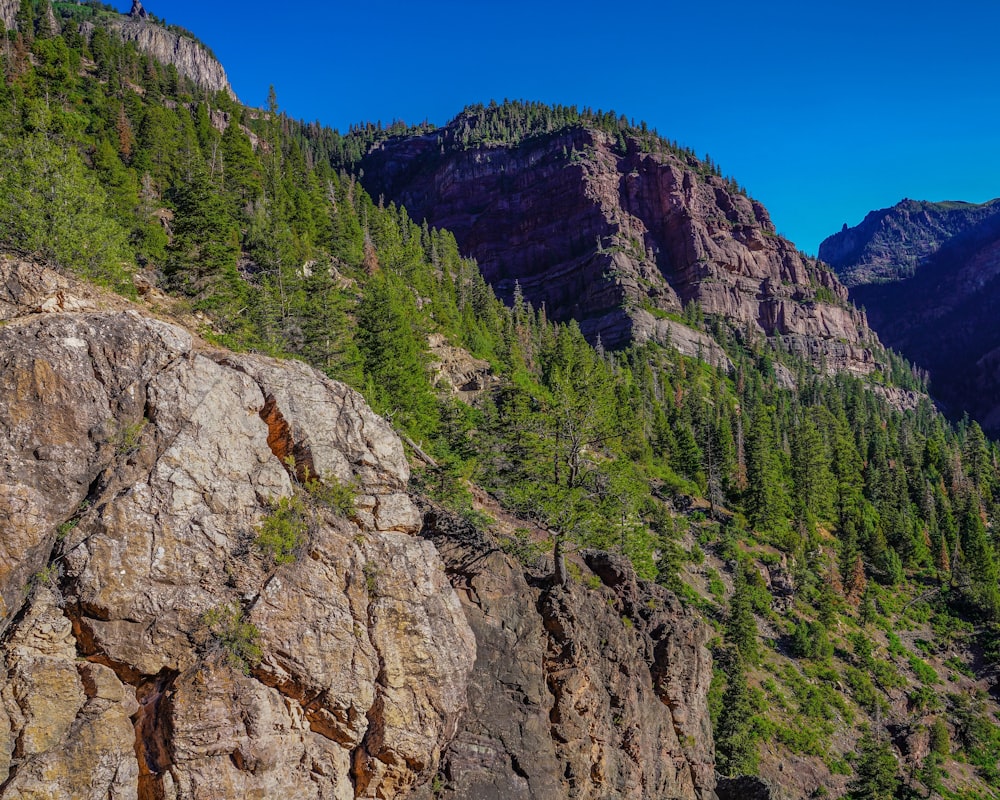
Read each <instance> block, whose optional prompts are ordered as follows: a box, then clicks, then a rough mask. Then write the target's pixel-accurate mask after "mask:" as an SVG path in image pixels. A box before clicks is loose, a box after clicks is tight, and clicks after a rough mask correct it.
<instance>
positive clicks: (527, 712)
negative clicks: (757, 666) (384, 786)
mask: <svg viewBox="0 0 1000 800" xmlns="http://www.w3.org/2000/svg"><path fill="white" fill-rule="evenodd" d="M425 519H426V524H425V529H424V535H425V536H428V537H429V538H430V539H431V540H432V541H433V542H434V543H435V544H436V545H437V547H438V549H439V550H440V552H441V554H442V556H443V557H444V559H445V562H446V564H447V571H448V573H449V576H450V578H451V581H452V584H453V585H454V586H455V589H456V591H457V592H458V596H459V599H460V601H461V603H462V608H463V610H464V611H465V614H466V618H467V619H468V620H469V624H470V625H471V626H472V629H473V631H474V632H475V636H476V642H477V648H478V658H477V660H476V666H475V668H474V670H473V673H472V676H471V678H470V687H469V706H470V707H469V712H468V714H467V715H466V716H465V717H464V718H463V721H462V722H461V724H460V726H459V729H458V733H457V735H456V737H455V739H454V740H453V741H452V742H451V744H449V745H448V747H447V748H446V750H445V752H444V754H443V756H442V761H441V773H440V776H439V778H438V780H437V781H436V782H435V786H436V788H437V791H436V793H434V792H431V791H430V790H429V789H425V790H423V792H422V793H420V794H418V795H417V798H419V800H431V798H451V799H452V800H466V799H467V798H476V799H477V800H562V799H565V800H570V799H573V800H575V799H576V798H620V797H629V798H635V799H636V800H660V799H661V798H685V799H689V800H694V799H695V798H700V799H701V800H708V799H709V798H712V799H713V800H714V798H715V793H714V786H715V774H714V760H715V759H714V747H713V744H712V735H711V729H710V724H709V721H708V709H707V695H708V686H709V683H710V681H711V678H712V666H711V658H710V656H709V654H708V651H707V649H706V648H705V645H706V643H707V641H708V638H709V633H710V632H709V629H708V627H707V626H706V625H705V624H704V623H703V622H702V621H701V620H700V619H699V618H698V617H697V616H696V615H695V614H694V612H693V611H691V610H690V609H688V610H685V609H683V608H682V607H681V605H680V604H679V603H678V601H677V599H676V598H675V597H674V596H673V595H671V594H670V593H669V592H667V591H666V590H664V589H663V588H662V587H660V586H657V585H655V584H651V583H648V582H646V581H640V580H638V579H637V578H636V577H635V574H634V573H633V572H632V570H631V567H629V566H627V564H626V562H625V561H624V560H623V559H621V558H620V557H617V556H613V555H610V554H608V553H600V552H596V551H585V552H584V553H583V554H582V561H583V563H582V564H581V565H580V568H581V570H585V571H586V574H588V575H590V576H592V577H591V580H590V581H587V582H586V583H585V582H584V581H582V580H580V581H573V582H571V583H570V585H569V586H567V587H561V586H558V585H554V584H553V582H552V581H551V580H548V579H546V577H545V574H546V571H545V570H542V571H541V572H537V571H536V570H534V569H528V570H525V569H524V568H522V567H521V565H520V564H518V563H517V562H514V561H512V560H511V559H510V558H509V557H508V556H506V555H505V554H504V553H503V552H502V551H501V550H499V549H498V548H497V546H496V544H495V543H494V542H493V541H492V540H490V539H489V538H487V537H485V536H484V535H482V534H480V533H478V532H477V531H475V529H473V528H471V527H470V526H469V525H467V524H464V523H462V522H461V521H459V520H456V519H454V518H452V517H450V516H448V515H447V514H443V513H441V512H439V511H436V510H434V509H429V510H428V512H427V515H426V518H425Z"/></svg>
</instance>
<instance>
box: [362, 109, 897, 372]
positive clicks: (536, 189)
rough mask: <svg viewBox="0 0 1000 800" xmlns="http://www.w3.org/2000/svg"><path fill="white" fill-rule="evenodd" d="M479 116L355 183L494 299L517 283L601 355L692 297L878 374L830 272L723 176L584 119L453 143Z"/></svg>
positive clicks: (408, 144) (404, 141)
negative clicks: (441, 248)
mask: <svg viewBox="0 0 1000 800" xmlns="http://www.w3.org/2000/svg"><path fill="white" fill-rule="evenodd" d="M488 113H490V112H489V110H485V111H475V110H472V111H466V112H464V113H463V114H462V115H460V116H459V117H458V118H456V120H454V121H453V122H451V123H449V125H447V126H446V127H444V128H441V129H439V130H435V131H432V132H430V133H426V134H423V135H419V136H410V137H399V138H390V139H388V140H387V141H384V142H382V143H380V144H379V145H378V146H376V147H375V148H374V149H373V150H372V152H371V153H369V154H368V155H367V156H366V157H365V158H364V159H363V160H362V162H361V164H360V167H361V173H360V174H362V182H363V183H364V184H365V187H366V188H367V189H368V190H369V192H371V193H372V195H373V196H379V195H382V196H384V197H385V199H386V200H393V201H395V202H397V203H399V204H401V205H404V206H405V207H406V208H407V210H408V211H409V213H410V214H411V216H413V217H414V218H415V219H421V218H426V219H427V220H428V221H429V222H430V223H431V224H433V225H436V226H439V227H442V228H447V229H449V230H451V231H452V232H453V233H454V234H455V236H456V238H457V240H458V242H459V245H460V246H461V247H462V248H463V250H464V251H465V252H467V253H468V254H469V255H471V256H474V257H475V258H476V259H477V260H478V262H479V265H480V268H481V269H482V271H483V274H484V276H485V277H486V279H487V280H488V281H489V282H490V283H491V284H492V285H493V286H494V288H495V289H496V290H497V292H498V294H500V295H501V296H503V297H506V298H507V299H510V298H511V297H512V296H513V293H514V287H515V283H518V284H520V287H521V290H522V291H523V294H524V296H525V297H526V298H527V299H528V300H530V301H531V302H533V303H534V304H535V305H541V304H544V305H545V309H546V312H547V313H548V315H549V316H550V317H552V318H555V319H559V320H568V319H576V320H577V321H578V322H579V323H580V327H581V329H582V330H583V332H584V333H585V334H586V335H587V336H588V338H590V339H591V341H594V340H596V338H597V336H600V337H601V340H602V341H603V343H604V344H605V345H606V346H609V347H619V346H623V345H626V344H628V343H630V342H633V341H644V340H647V339H651V338H652V339H657V338H663V337H664V336H665V332H664V327H665V325H664V324H661V323H665V322H668V321H669V320H668V319H666V317H667V315H670V314H677V313H679V312H681V310H682V306H683V305H684V304H687V303H691V302H697V303H698V304H700V306H701V308H702V310H703V311H704V312H706V313H708V314H718V315H721V316H724V317H725V318H726V319H728V320H729V321H730V322H731V323H732V324H733V325H734V326H735V327H736V328H737V329H745V330H746V331H747V332H749V333H754V332H756V333H758V334H759V333H761V332H763V333H764V334H766V335H768V336H774V337H781V338H782V339H784V340H785V346H786V347H790V348H791V349H793V350H795V351H797V352H799V353H802V354H803V355H807V356H809V357H811V358H814V359H815V360H816V361H817V363H818V362H819V361H820V360H825V361H826V365H827V367H828V368H829V369H830V370H835V369H847V370H850V371H853V372H857V373H868V372H870V371H871V370H872V369H873V368H874V366H875V359H874V356H873V349H874V350H878V349H879V348H878V344H877V341H876V339H875V337H874V336H873V335H872V333H871V331H870V330H869V329H868V327H867V324H866V322H865V319H864V316H863V315H862V314H860V313H859V312H858V311H857V310H855V309H853V308H852V307H850V306H849V304H847V302H846V299H847V292H846V290H845V289H844V288H843V286H841V284H840V283H839V282H838V281H837V279H836V276H835V275H834V274H833V273H831V272H830V271H829V270H827V269H826V268H825V267H823V265H821V264H820V263H818V262H816V261H815V260H814V259H811V258H808V257H806V256H804V255H802V254H801V253H799V252H798V251H797V250H796V249H795V247H794V246H793V245H792V244H791V243H790V242H788V241H787V240H785V239H783V238H782V237H780V236H778V235H777V234H776V232H775V229H774V226H773V224H772V223H771V220H770V219H769V217H768V215H767V211H766V210H765V209H764V207H763V206H762V205H761V204H760V203H759V202H757V201H754V200H752V199H750V198H749V197H747V196H746V195H745V194H743V193H741V192H740V191H738V190H737V189H736V188H735V187H734V185H733V184H732V182H730V181H727V180H724V179H722V178H720V177H717V176H715V175H713V174H711V172H710V171H707V170H706V169H705V165H704V164H701V162H698V161H697V160H696V159H694V158H693V157H688V156H685V155H682V154H680V153H678V152H676V151H674V150H671V149H668V148H660V149H658V150H657V149H651V148H649V147H646V146H645V145H644V143H643V142H642V141H640V140H639V139H638V138H636V137H635V136H632V135H624V136H623V137H622V138H621V139H618V138H616V137H613V136H612V135H610V134H609V133H607V132H605V131H603V130H599V129H597V128H595V127H588V126H586V125H582V124H581V125H576V126H573V127H567V128H563V129H561V130H558V131H555V132H551V133H546V134H542V135H538V136H534V137H532V138H527V139H525V140H523V141H521V142H520V143H518V144H509V145H498V144H492V143H481V144H467V143H465V140H464V139H463V132H464V131H466V130H467V129H468V127H469V125H471V124H475V123H476V120H474V119H472V117H474V116H475V115H477V114H488ZM674 324H677V323H674ZM674 338H675V339H676V338H677V337H676V331H675V337H674Z"/></svg>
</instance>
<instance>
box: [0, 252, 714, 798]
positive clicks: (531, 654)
mask: <svg viewBox="0 0 1000 800" xmlns="http://www.w3.org/2000/svg"><path fill="white" fill-rule="evenodd" d="M0 277H2V279H0V318H2V320H4V321H5V324H4V325H3V327H2V328H0V344H2V347H0V352H2V353H3V355H2V357H0V376H2V377H0V380H2V381H3V382H4V386H5V387H7V390H6V391H5V393H4V395H3V397H2V398H0V448H2V458H0V471H2V472H0V520H2V521H3V525H2V531H3V534H2V536H0V797H3V798H7V797H10V798H14V797H17V798H31V797H37V798H42V797H81V798H95V800H96V798H109V797H110V798H217V797H279V796H280V797H288V798H354V797H368V798H403V797H407V796H411V795H412V796H415V797H429V796H431V795H432V794H433V793H434V792H438V791H439V790H441V791H447V792H450V794H448V795H447V796H452V797H471V796H482V797H489V796H496V797H525V798H528V797H537V798H546V800H548V799H549V798H577V797H579V798H583V797H607V796H624V795H622V794H621V793H622V792H625V793H626V794H628V796H635V797H643V798H650V800H652V798H654V797H656V798H658V797H664V796H669V797H678V798H692V800H693V798H704V799H706V800H708V799H710V798H714V791H713V786H714V773H713V754H712V744H711V741H712V739H711V730H710V724H709V722H708V715H707V709H706V693H707V688H708V687H707V683H708V680H709V677H710V675H711V666H710V659H709V656H708V653H707V651H706V650H705V649H704V643H705V641H706V638H707V632H706V631H707V629H705V628H704V626H703V625H702V624H701V623H699V622H697V621H696V620H695V619H694V618H693V617H692V616H691V615H690V614H689V613H687V612H683V611H682V610H681V609H680V607H679V606H678V605H677V603H676V600H674V599H673V597H672V596H671V595H669V594H668V593H666V592H664V591H663V590H662V589H659V588H658V587H654V586H651V585H647V584H644V583H638V582H637V581H636V579H635V578H634V576H633V575H632V573H631V572H630V571H629V570H628V569H626V568H625V567H624V566H622V565H621V564H619V563H618V562H616V561H614V560H613V559H609V557H607V556H603V555H600V554H596V553H595V554H591V555H589V556H588V561H589V563H591V565H592V566H593V568H594V571H595V572H596V573H597V574H598V575H600V577H601V580H602V581H603V582H604V584H605V585H606V587H607V588H605V589H601V590H600V591H597V590H596V589H584V588H583V586H582V585H576V584H574V585H573V586H571V587H569V588H568V589H562V588H560V587H553V586H551V585H548V584H546V583H545V582H544V581H542V582H541V583H537V585H535V584H532V583H529V582H528V581H526V579H525V573H524V571H523V570H522V569H521V568H520V567H519V566H515V562H512V561H511V560H510V559H509V558H508V557H507V556H505V555H503V554H502V553H501V552H500V551H498V550H496V548H495V547H493V546H491V545H490V543H489V542H488V541H486V540H484V539H482V538H475V535H473V534H470V533H469V532H468V531H464V533H463V529H461V528H459V529H456V530H449V529H448V528H447V526H445V525H442V524H438V523H437V522H436V517H435V516H434V514H433V513H429V514H428V517H427V522H426V523H424V522H423V521H422V515H421V513H420V512H418V510H417V508H416V507H415V505H414V503H413V502H412V500H411V498H410V497H409V495H408V494H407V493H406V486H407V479H408V474H409V469H408V466H407V462H406V459H405V457H404V454H403V450H402V445H401V443H400V441H399V439H398V438H397V437H396V436H395V434H394V433H393V432H392V430H391V429H390V428H389V427H388V425H387V424H386V423H385V421H384V420H382V419H381V418H380V417H378V416H376V415H375V414H373V413H372V412H371V411H370V410H369V409H368V407H367V406H366V405H365V404H364V402H363V400H362V399H361V397H360V396H359V395H357V394H356V393H355V392H353V391H352V390H350V389H348V388H346V387H344V386H343V385H341V384H337V383H334V382H332V381H329V380H327V379H325V378H323V377H322V376H320V375H319V374H318V373H316V372H315V371H313V370H312V369H310V368H308V367H306V366H305V365H303V364H300V363H297V362H281V361H276V360H273V359H269V358H265V357H262V356H255V355H236V354H233V353H229V352H226V351H222V350H217V349H215V348H212V347H209V346H207V345H205V344H204V343H199V342H198V341H197V340H196V339H194V338H193V337H192V336H191V335H190V334H188V333H187V332H186V331H184V330H183V329H182V328H180V327H177V326H175V325H172V324H168V323H166V322H162V321H160V320H157V319H153V318H150V317H148V316H145V315H144V314H142V313H139V312H138V311H137V310H136V309H135V308H134V307H131V306H130V305H129V304H128V303H126V302H125V301H122V300H120V299H115V298H108V297H106V296H103V295H101V294H100V293H98V292H95V291H92V290H90V289H88V288H87V287H85V286H82V285H80V284H77V283H75V282H72V281H69V280H67V279H66V278H64V277H63V276H61V275H58V274H57V273H55V272H52V271H51V270H48V269H44V268H41V267H39V266H37V265H34V264H29V263H26V262H23V261H18V260H12V259H8V258H4V259H0ZM316 475H319V476H324V478H325V479H326V480H327V482H328V483H329V482H332V481H333V480H334V479H336V480H337V481H338V482H349V481H350V482H353V483H354V484H355V485H356V486H357V499H356V505H355V509H354V511H353V512H352V513H351V514H350V517H349V518H347V517H344V516H341V515H340V514H338V513H336V511H335V509H334V508H332V507H328V506H327V505H324V504H322V503H321V502H319V501H317V500H315V499H309V497H306V499H305V500H303V503H304V505H303V506H302V511H301V512H299V517H298V519H299V520H300V521H301V523H302V526H303V530H302V534H303V537H304V538H303V540H302V541H301V542H300V543H299V545H298V547H297V548H296V549H295V550H294V552H293V553H292V555H293V556H294V557H292V558H290V559H287V563H282V562H284V561H285V559H280V558H277V557H276V553H277V552H278V551H269V550H268V549H267V548H265V547H262V546H261V543H260V541H259V539H258V531H259V530H260V529H261V526H262V524H263V523H264V522H265V521H266V520H275V519H281V518H284V519H286V521H287V520H288V515H287V514H286V515H285V516H284V517H282V514H283V513H284V512H283V511H282V509H288V508H289V507H290V506H288V505H287V501H286V505H285V506H282V505H281V504H280V503H279V498H289V497H293V496H298V497H305V494H304V493H303V490H302V488H301V486H300V484H301V483H302V482H303V481H306V479H307V477H308V476H316ZM310 497H311V496H310ZM294 507H295V506H294V505H293V506H291V508H294ZM421 529H423V531H424V533H425V536H424V537H418V536H415V535H414V534H415V533H418V532H420V531H421ZM470 537H471V538H470ZM442 556H443V558H442ZM449 578H450V580H451V582H449ZM533 580H534V579H533ZM539 580H541V579H539ZM451 583H454V584H455V585H456V586H457V587H458V590H459V591H458V594H456V591H455V590H454V589H453V588H452V585H451ZM624 616H627V617H628V618H629V620H630V621H629V623H628V624H626V623H625V622H624V621H623V617H624ZM467 708H468V709H469V711H468V712H466V709H467ZM584 743H587V744H586V746H583V745H584ZM442 769H443V772H442ZM442 775H445V776H447V784H446V786H447V788H446V789H442V788H441V787H442V784H441V781H442V780H443V778H442ZM421 786H423V787H424V788H422V789H421V788H419V787H421ZM414 791H416V794H414ZM480 791H482V792H483V793H482V794H475V793H476V792H480ZM468 792H473V794H469V793H468ZM490 792H494V794H489V793H490Z"/></svg>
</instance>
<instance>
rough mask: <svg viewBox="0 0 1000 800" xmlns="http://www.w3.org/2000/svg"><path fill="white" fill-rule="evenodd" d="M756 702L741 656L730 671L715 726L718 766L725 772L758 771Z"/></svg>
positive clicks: (750, 772)
mask: <svg viewBox="0 0 1000 800" xmlns="http://www.w3.org/2000/svg"><path fill="white" fill-rule="evenodd" d="M756 712H757V707H756V703H755V702H754V697H753V694H752V693H751V690H750V687H749V686H748V685H747V679H746V674H745V671H744V667H743V664H742V662H741V661H740V659H739V658H738V657H737V658H736V659H735V660H734V663H733V664H732V666H730V668H729V670H728V673H727V685H726V691H725V693H724V694H723V696H722V709H721V712H720V714H719V722H718V725H717V726H716V729H715V753H716V762H715V763H716V769H717V770H718V771H719V772H720V773H721V774H723V775H727V776H737V775H756V774H757V771H758V760H759V757H758V753H757V739H758V734H757V731H756V729H755V726H754V714H755V713H756Z"/></svg>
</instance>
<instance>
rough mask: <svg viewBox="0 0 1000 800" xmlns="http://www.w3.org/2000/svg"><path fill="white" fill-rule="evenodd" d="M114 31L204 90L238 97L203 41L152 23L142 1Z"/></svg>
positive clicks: (135, 3)
mask: <svg viewBox="0 0 1000 800" xmlns="http://www.w3.org/2000/svg"><path fill="white" fill-rule="evenodd" d="M111 28H112V30H115V31H117V32H118V34H119V35H120V36H121V37H122V39H124V40H125V41H126V42H134V43H135V46H136V47H137V48H139V51H140V52H142V53H145V54H146V55H148V56H150V57H152V58H154V59H156V60H157V61H159V62H161V63H163V64H172V65H173V66H175V67H176V68H177V71H178V72H179V73H180V74H181V75H183V76H185V77H187V78H190V79H191V80H192V81H194V83H195V84H196V85H197V86H199V87H201V88H202V89H207V90H208V91H210V92H226V93H228V94H229V95H231V96H233V97H235V96H236V95H235V94H234V92H233V89H232V87H231V86H230V85H229V79H228V78H227V77H226V71H225V69H223V67H222V64H220V63H219V61H218V60H217V59H216V58H215V56H214V55H212V53H211V52H209V50H208V49H207V48H206V47H205V46H204V45H203V44H202V43H201V42H199V41H197V40H196V39H194V38H192V37H190V36H185V35H183V34H181V33H177V32H175V31H172V30H168V29H166V28H164V27H163V26H161V25H157V24H155V23H153V22H151V21H150V20H149V19H148V17H147V16H146V13H145V11H144V10H143V8H142V4H141V3H139V2H138V0H133V3H132V11H131V12H130V14H129V15H128V16H127V17H123V18H122V19H121V20H120V21H118V22H116V23H114V24H113V25H112V26H111Z"/></svg>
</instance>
